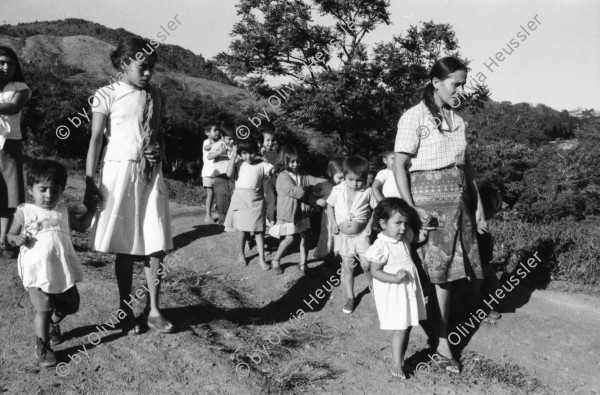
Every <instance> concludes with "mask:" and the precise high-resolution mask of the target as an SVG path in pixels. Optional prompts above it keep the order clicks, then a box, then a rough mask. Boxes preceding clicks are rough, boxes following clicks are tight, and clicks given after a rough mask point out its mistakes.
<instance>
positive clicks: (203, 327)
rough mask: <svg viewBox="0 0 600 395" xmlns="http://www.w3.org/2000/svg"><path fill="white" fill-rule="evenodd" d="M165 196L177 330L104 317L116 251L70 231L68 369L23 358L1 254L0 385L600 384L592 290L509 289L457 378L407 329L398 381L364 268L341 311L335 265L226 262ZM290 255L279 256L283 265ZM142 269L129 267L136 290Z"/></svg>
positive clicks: (15, 293) (284, 389) (555, 389)
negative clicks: (279, 269)
mask: <svg viewBox="0 0 600 395" xmlns="http://www.w3.org/2000/svg"><path fill="white" fill-rule="evenodd" d="M71 185H73V184H71ZM75 187H76V189H75V191H73V190H71V192H74V193H75V194H78V192H77V190H80V189H79V188H80V187H81V186H80V185H75ZM171 207H172V218H173V234H174V236H175V245H176V246H177V249H176V251H175V252H173V253H172V254H170V255H169V257H168V258H167V260H166V262H165V263H166V264H168V265H169V266H168V268H169V269H170V273H169V278H168V279H167V281H166V282H165V285H164V289H163V291H164V297H163V305H164V306H165V307H166V309H165V313H166V315H167V316H168V317H169V318H171V319H172V320H173V321H175V322H176V323H177V324H178V325H179V327H180V328H181V330H180V331H179V332H178V333H177V334H174V335H169V336H167V335H158V334H155V333H148V334H145V335H143V336H137V337H136V336H129V337H122V336H120V334H119V331H118V330H111V329H110V327H108V326H107V324H106V323H108V322H110V320H111V316H112V317H115V319H114V320H113V322H116V321H117V318H116V317H117V311H116V309H115V306H117V304H118V303H117V296H116V295H117V289H116V284H115V281H114V274H113V263H112V260H113V258H112V257H111V256H110V255H102V254H97V253H91V252H88V251H86V250H85V241H86V235H83V236H77V237H75V239H74V240H75V244H76V246H77V248H78V250H80V251H81V252H80V253H81V257H82V262H83V264H84V269H85V271H84V275H85V282H83V283H81V284H80V286H79V289H80V293H81V296H82V305H81V310H80V312H79V313H77V314H76V315H74V316H72V317H69V318H68V320H67V321H65V323H64V325H63V332H64V333H65V334H66V337H67V338H68V340H67V341H66V342H65V343H64V344H62V345H60V346H58V347H56V350H58V351H59V357H60V359H61V361H63V362H65V363H66V362H69V363H68V365H64V366H63V370H62V371H61V373H64V372H65V371H66V370H68V373H66V374H64V375H59V374H57V372H56V371H55V370H54V369H40V368H38V367H37V366H36V365H35V361H34V358H33V338H34V336H33V332H32V329H31V327H32V308H31V306H30V302H29V300H28V297H27V295H26V294H25V292H24V291H23V289H22V287H21V285H20V283H19V279H18V276H17V273H16V261H15V260H4V261H3V262H1V263H0V294H1V299H0V392H6V393H34V392H35V393H48V394H54V393H56V394H59V393H60V394H63V393H73V394H76V393H77V394H79V393H132V394H133V393H181V394H187V393H199V394H204V393H214V394H217V393H218V394H221V393H223V394H226V393H231V394H239V393H245V394H246V393H247V394H255V393H256V394H258V393H326V394H342V393H343V394H372V393H377V394H388V393H389V394H391V393H398V392H400V393H403V392H411V393H414V392H416V393H436V394H458V393H461V394H462V393H473V394H478V393H493V394H512V393H528V392H529V393H582V394H584V393H585V394H590V393H597V392H594V391H598V389H599V388H600V380H599V378H598V377H597V373H598V371H600V369H599V367H600V366H599V363H600V362H599V361H600V358H599V357H598V355H599V354H600V339H599V337H598V336H597V333H598V328H599V327H600V322H599V321H600V314H599V312H600V311H599V309H600V308H599V307H598V306H600V304H599V303H598V302H599V300H598V298H595V297H590V296H584V295H569V294H562V293H554V292H547V291H535V292H534V293H533V294H531V295H530V292H528V291H527V290H524V289H518V288H517V289H515V290H514V291H513V292H511V294H510V295H509V296H510V297H509V298H507V300H508V302H509V303H507V304H506V308H507V309H508V310H511V309H512V310H516V311H514V312H505V313H504V316H503V318H502V319H501V320H500V321H498V323H497V324H496V325H482V326H481V327H480V328H479V329H478V330H477V332H476V333H475V334H474V336H473V337H472V338H470V340H469V342H468V344H467V345H466V348H465V349H464V350H463V351H462V354H461V363H462V365H463V371H464V373H463V374H461V375H460V376H458V377H455V376H449V375H447V374H446V373H443V372H441V371H439V370H437V368H436V367H435V364H434V363H433V362H429V363H428V365H425V363H427V353H426V351H425V348H426V336H425V335H424V332H423V331H422V330H421V329H420V328H417V329H415V330H414V331H413V333H412V334H411V341H410V346H409V352H408V355H409V362H410V364H411V365H412V366H413V367H414V366H417V365H419V364H420V365H419V366H420V368H419V370H418V371H414V370H413V369H411V377H410V378H409V380H406V381H399V380H397V379H392V378H391V377H389V375H388V374H387V368H386V366H387V365H388V364H389V362H390V356H389V344H388V343H389V339H388V336H387V335H386V334H385V333H383V332H382V331H380V330H379V329H378V321H377V316H376V312H375V306H374V302H373V298H372V296H371V295H370V294H368V293H366V294H365V293H364V292H363V290H364V289H365V287H366V283H365V280H364V278H363V276H359V277H358V278H357V284H356V287H357V288H356V289H357V290H358V291H359V292H361V294H360V296H359V298H360V304H359V306H358V308H357V310H356V312H355V313H354V314H352V315H345V314H343V313H342V312H341V308H342V303H343V296H342V293H341V289H340V288H339V287H333V289H332V285H336V284H337V283H336V281H335V279H336V276H335V272H336V268H335V267H334V268H327V269H323V268H322V267H321V266H320V262H313V263H311V264H310V266H312V267H316V268H315V269H313V270H312V271H311V274H312V275H311V276H301V275H300V272H299V271H298V270H297V269H296V267H294V266H293V265H292V266H287V267H285V274H284V275H282V276H278V277H274V276H272V275H271V274H270V273H269V272H266V273H265V272H263V271H262V270H260V268H259V267H258V265H257V263H256V259H253V260H252V261H251V262H250V265H249V266H248V267H245V268H244V267H238V266H234V265H233V262H234V260H233V258H234V252H233V248H232V246H233V241H234V235H233V234H227V233H221V229H220V228H219V227H216V226H208V225H202V224H201V223H200V219H201V218H203V213H202V212H201V211H200V210H198V209H196V208H190V207H185V206H178V205H175V204H172V206H171ZM255 255H256V254H255V253H254V252H253V253H252V254H251V256H253V257H254V256H255ZM296 261H297V256H296V255H290V256H288V257H286V258H284V260H283V264H284V266H285V265H286V263H290V264H293V263H294V262H296ZM142 280H143V276H142V270H141V268H140V267H137V268H136V273H135V276H134V288H133V289H134V290H136V289H140V288H141V287H142V285H143V281H142ZM331 289H332V291H331V292H330V290H331ZM514 307H516V309H515V308H514ZM139 309H141V304H140V306H139V307H138V310H139ZM100 326H103V327H104V330H102V329H99V328H100ZM93 333H99V334H100V336H96V335H94V334H93ZM98 338H100V339H101V340H100V342H99V344H98V343H97V339H98ZM93 343H96V344H97V345H94V344H93ZM84 347H85V348H84ZM69 356H71V358H69ZM65 366H66V367H65Z"/></svg>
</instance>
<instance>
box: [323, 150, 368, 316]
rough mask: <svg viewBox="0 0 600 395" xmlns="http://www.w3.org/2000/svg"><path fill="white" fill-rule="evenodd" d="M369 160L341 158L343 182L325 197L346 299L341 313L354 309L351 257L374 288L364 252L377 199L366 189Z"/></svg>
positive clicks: (354, 264)
mask: <svg viewBox="0 0 600 395" xmlns="http://www.w3.org/2000/svg"><path fill="white" fill-rule="evenodd" d="M368 173H369V162H368V161H367V160H366V159H365V158H363V157H361V156H351V157H349V158H347V159H346V160H345V161H344V177H345V181H343V182H341V183H340V184H339V185H336V186H335V187H333V189H332V191H331V195H329V198H328V199H327V215H328V216H329V222H330V223H331V224H332V228H333V234H334V243H335V247H336V249H339V252H340V256H341V257H342V282H343V283H344V289H345V290H346V296H347V300H346V303H345V305H344V308H343V312H344V313H346V314H350V313H352V312H353V311H354V308H355V303H354V267H355V266H356V263H355V261H354V257H355V256H356V255H358V257H359V260H360V266H361V267H362V269H363V271H364V273H365V276H366V277H367V281H368V283H369V289H370V290H371V289H372V287H373V278H372V276H371V272H370V270H369V262H368V261H367V260H366V258H365V253H366V252H367V250H368V249H369V247H370V246H371V243H370V242H369V236H370V235H371V224H372V222H373V210H372V209H373V208H375V206H377V199H376V198H375V194H374V193H373V190H372V189H370V188H367V176H368Z"/></svg>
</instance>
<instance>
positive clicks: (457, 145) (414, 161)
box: [394, 102, 467, 172]
mask: <svg viewBox="0 0 600 395" xmlns="http://www.w3.org/2000/svg"><path fill="white" fill-rule="evenodd" d="M451 117H452V124H453V127H454V129H453V130H450V127H449V126H448V124H447V122H446V120H445V119H443V117H441V118H442V119H443V123H442V125H441V129H442V130H443V133H442V132H440V131H439V130H438V128H437V126H436V123H435V122H434V119H433V116H432V115H431V112H430V111H429V109H428V108H427V106H425V103H424V102H420V103H419V104H417V105H416V106H414V107H412V108H410V109H409V110H408V111H406V112H405V113H404V115H402V117H401V118H400V121H398V132H397V134H396V144H395V147H394V151H395V152H403V153H407V154H410V155H412V158H411V160H410V166H409V168H408V170H409V171H411V172H413V171H418V170H437V169H443V168H446V167H449V166H453V165H464V164H465V152H466V149H467V137H466V134H465V123H464V121H463V119H462V118H461V117H460V116H459V115H458V114H456V113H455V112H454V111H451Z"/></svg>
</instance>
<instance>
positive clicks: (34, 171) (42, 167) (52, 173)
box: [27, 159, 67, 191]
mask: <svg viewBox="0 0 600 395" xmlns="http://www.w3.org/2000/svg"><path fill="white" fill-rule="evenodd" d="M44 181H50V182H51V183H53V184H58V185H59V186H60V187H61V188H62V189H63V191H64V189H65V187H66V185H67V169H66V168H65V167H64V166H63V165H62V164H61V163H59V162H56V161H54V160H47V159H42V160H33V161H32V162H31V163H30V165H29V170H27V186H28V187H30V188H31V187H33V185H34V184H39V183H40V182H44Z"/></svg>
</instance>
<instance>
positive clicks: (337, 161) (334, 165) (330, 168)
mask: <svg viewBox="0 0 600 395" xmlns="http://www.w3.org/2000/svg"><path fill="white" fill-rule="evenodd" d="M340 171H344V158H342V157H341V156H338V157H337V158H332V159H330V160H329V163H327V177H329V179H330V180H333V176H335V175H336V174H337V173H339V172H340Z"/></svg>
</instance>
